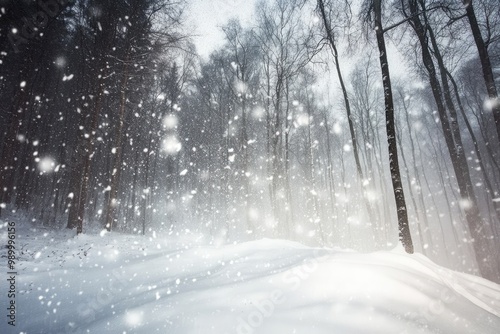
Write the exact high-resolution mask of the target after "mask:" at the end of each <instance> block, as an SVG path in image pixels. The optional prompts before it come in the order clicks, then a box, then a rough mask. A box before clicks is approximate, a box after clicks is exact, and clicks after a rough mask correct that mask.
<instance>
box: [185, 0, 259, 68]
mask: <svg viewBox="0 0 500 334" xmlns="http://www.w3.org/2000/svg"><path fill="white" fill-rule="evenodd" d="M188 1H189V7H188V9H187V11H186V12H187V13H186V14H187V18H188V25H189V26H192V27H194V31H192V32H190V33H191V34H193V35H198V36H195V37H194V38H193V40H194V43H195V45H196V48H197V49H198V53H199V54H200V55H201V56H202V57H203V58H205V59H206V58H207V57H208V55H209V54H210V53H211V52H212V51H213V50H215V49H216V48H218V47H220V46H222V44H223V43H224V40H223V39H224V34H223V33H222V31H221V29H220V27H221V26H223V25H224V24H225V23H226V22H227V21H228V20H229V19H231V18H239V19H240V21H241V24H242V25H243V26H249V25H251V24H252V19H253V11H254V6H255V3H256V2H257V1H256V0H188Z"/></svg>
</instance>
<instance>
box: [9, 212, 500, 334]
mask: <svg viewBox="0 0 500 334" xmlns="http://www.w3.org/2000/svg"><path fill="white" fill-rule="evenodd" d="M1 226H2V227H1V229H0V233H1V241H2V244H3V245H5V244H6V242H7V224H6V223H1ZM16 228H17V236H16V244H17V245H18V248H17V249H16V251H17V256H18V262H17V263H16V268H17V272H18V276H17V283H16V284H17V291H18V293H17V295H16V304H17V319H16V327H15V328H12V327H11V326H8V325H7V322H6V321H5V320H2V321H1V323H0V329H1V330H0V332H1V333H20V332H23V333H50V334H53V333H87V332H88V333H169V334H181V333H182V334H188V333H203V334H210V333H213V334H225V333H238V334H239V333H259V334H260V333H262V334H265V333H269V334H271V333H272V334H275V333H304V334H311V333H314V334H320V333H325V334H326V333H328V334H331V333H343V334H348V333H352V334H354V333H356V334H359V333H372V334H373V333H381V334H382V333H383V334H387V333H408V334H409V333H478V334H488V333H491V334H496V333H498V332H499V331H498V330H499V328H500V286H499V285H497V284H495V283H492V282H490V281H488V280H485V279H482V278H478V277H475V276H471V275H468V274H463V273H458V272H454V271H452V270H449V269H445V268H443V267H440V266H438V265H436V264H434V263H433V262H431V261H430V260H429V259H427V258H426V257H424V256H423V255H420V254H414V255H407V254H405V253H404V252H403V251H402V249H401V248H396V249H394V250H393V251H384V252H374V253H369V254H362V253H357V252H354V251H346V250H338V249H321V248H310V247H306V246H303V245H301V244H299V243H295V242H291V241H283V240H271V239H262V240H257V241H252V242H245V243H241V244H234V245H223V246H220V247H215V246H211V245H210V244H211V242H210V241H209V240H206V239H204V238H203V237H202V236H198V235H193V234H186V235H184V236H178V237H175V238H174V237H172V236H163V235H161V234H160V233H156V232H150V234H151V235H149V236H135V235H124V234H119V233H115V232H111V233H107V232H105V231H102V232H101V233H100V231H94V233H92V232H88V233H87V234H85V235H80V236H78V237H75V236H74V231H69V230H60V231H56V230H51V229H43V228H39V227H38V228H34V227H31V226H30V225H29V224H28V223H24V224H23V223H21V222H18V223H17V225H16ZM1 257H2V261H3V262H4V261H5V260H6V259H5V257H6V249H5V248H2V250H1ZM0 285H1V291H2V294H5V291H6V285H7V281H6V280H5V279H2V280H1V283H0ZM4 297H5V296H2V299H1V300H2V304H1V308H2V309H3V310H4V313H5V309H6V304H5V298H4ZM4 318H5V316H4Z"/></svg>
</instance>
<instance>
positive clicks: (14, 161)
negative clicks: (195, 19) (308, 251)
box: [0, 0, 500, 282]
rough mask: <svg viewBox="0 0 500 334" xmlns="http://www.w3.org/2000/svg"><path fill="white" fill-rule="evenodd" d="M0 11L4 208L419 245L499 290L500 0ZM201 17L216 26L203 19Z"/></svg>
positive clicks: (322, 242) (139, 225) (43, 218)
mask: <svg viewBox="0 0 500 334" xmlns="http://www.w3.org/2000/svg"><path fill="white" fill-rule="evenodd" d="M190 6H191V4H190V3H189V2H184V1H183V0H100V1H98V0H72V1H69V0H41V1H29V0H26V1H20V0H3V1H0V20H1V26H0V51H1V52H0V100H1V103H0V157H1V160H0V203H1V204H0V210H1V211H0V215H1V216H8V215H9V214H11V213H12V212H17V213H23V214H25V215H26V216H28V217H30V219H32V221H33V223H34V224H39V225H43V226H49V227H57V228H66V227H67V228H74V229H76V233H82V232H83V233H85V231H86V230H87V229H90V228H100V229H104V228H106V229H108V230H112V231H119V232H123V233H135V234H150V233H153V232H154V233H159V232H163V233H168V234H173V235H178V234H185V233H199V234H200V235H202V236H204V237H205V238H210V239H211V240H213V243H214V244H221V243H226V242H235V241H240V240H249V239H259V238H263V237H267V238H283V239H289V240H296V241H300V242H302V243H306V244H309V245H315V246H324V247H342V248H352V249H356V250H359V251H373V250H381V249H390V248H394V247H395V246H396V245H397V243H398V233H399V240H401V242H402V243H403V246H404V247H405V248H406V250H407V251H408V252H413V250H414V251H416V252H419V253H423V254H424V255H426V256H428V257H429V258H431V259H432V260H434V261H436V262H438V263H440V264H443V265H446V266H448V267H450V268H453V269H457V270H460V271H464V272H469V273H473V274H478V275H482V276H484V277H486V278H489V279H491V280H494V281H497V282H500V264H499V260H498V259H499V258H500V241H499V239H500V103H499V100H498V89H500V81H499V77H500V3H499V2H498V0H481V1H478V0H476V1H473V0H464V1H462V0H385V1H382V0H360V1H354V0H318V1H315V0H261V1H259V2H257V4H256V7H255V11H254V13H253V18H254V22H253V23H252V24H250V25H249V24H242V23H240V22H239V21H238V20H237V19H231V20H229V21H228V22H227V23H226V24H225V25H224V26H222V27H221V29H222V32H223V34H224V36H225V41H224V45H223V46H222V47H220V48H218V49H217V50H215V51H213V52H212V53H211V55H210V56H209V57H207V58H204V57H200V56H198V55H197V51H196V46H195V44H194V43H193V39H192V38H193V36H194V33H193V30H192V29H191V28H190V27H189V26H188V25H187V24H186V16H187V15H188V14H189V10H190ZM207 15H211V14H210V13H207Z"/></svg>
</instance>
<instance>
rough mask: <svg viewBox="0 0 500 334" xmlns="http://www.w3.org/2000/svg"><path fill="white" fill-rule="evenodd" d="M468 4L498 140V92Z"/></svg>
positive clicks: (474, 14) (483, 45)
mask: <svg viewBox="0 0 500 334" xmlns="http://www.w3.org/2000/svg"><path fill="white" fill-rule="evenodd" d="M467 1H468V4H467V6H466V8H465V10H466V15H467V19H468V20H469V24H470V27H471V30H472V36H473V37H474V42H476V47H477V51H478V53H479V60H480V61H481V67H482V69H483V77H484V82H485V84H486V90H487V91H488V96H489V98H490V99H491V101H490V102H491V111H492V112H493V117H494V119H495V125H496V129H497V136H498V141H499V142H500V101H499V100H498V92H497V88H496V85H495V77H494V76H493V70H492V68H491V61H490V56H489V53H488V45H486V43H485V42H484V40H483V37H482V36H481V30H480V29H479V24H478V23H477V19H476V13H475V12H474V6H473V4H472V3H473V0H467Z"/></svg>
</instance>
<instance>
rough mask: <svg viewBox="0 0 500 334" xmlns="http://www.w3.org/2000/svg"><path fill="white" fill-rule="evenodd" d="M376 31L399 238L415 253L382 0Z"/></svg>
mask: <svg viewBox="0 0 500 334" xmlns="http://www.w3.org/2000/svg"><path fill="white" fill-rule="evenodd" d="M373 7H374V8H373V9H374V14H375V33H376V36H377V46H378V49H379V53H380V68H381V70H382V82H383V86H384V100H385V121H386V131H387V143H388V149H389V167H390V171H391V180H392V188H393V191H394V198H395V200H396V209H397V214H398V229H399V240H400V241H401V243H402V245H403V247H404V248H405V250H406V252H407V253H409V254H412V253H413V242H412V239H411V234H410V227H409V225H408V212H407V210H406V202H405V196H404V192H403V185H402V183H401V174H400V171H399V161H398V148H397V144H396V130H395V124H394V101H393V97H392V87H391V76H390V72H389V63H388V60H387V50H386V47H385V38H384V30H383V27H382V3H381V0H374V6H373Z"/></svg>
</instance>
